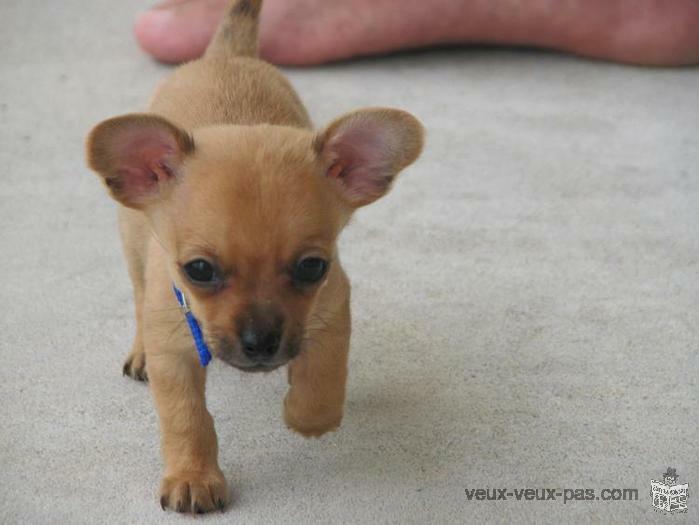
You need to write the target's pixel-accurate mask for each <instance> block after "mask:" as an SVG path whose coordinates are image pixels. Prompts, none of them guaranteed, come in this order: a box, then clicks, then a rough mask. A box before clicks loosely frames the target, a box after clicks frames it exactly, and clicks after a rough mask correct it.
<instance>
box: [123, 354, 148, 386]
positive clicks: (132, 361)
mask: <svg viewBox="0 0 699 525" xmlns="http://www.w3.org/2000/svg"><path fill="white" fill-rule="evenodd" d="M121 372H122V374H123V375H125V376H129V377H130V378H131V379H135V380H136V381H143V382H147V381H148V371H147V370H146V356H145V354H144V353H143V351H142V350H139V351H135V352H131V353H130V354H129V356H128V357H127V358H126V361H125V362H124V366H123V367H122V369H121Z"/></svg>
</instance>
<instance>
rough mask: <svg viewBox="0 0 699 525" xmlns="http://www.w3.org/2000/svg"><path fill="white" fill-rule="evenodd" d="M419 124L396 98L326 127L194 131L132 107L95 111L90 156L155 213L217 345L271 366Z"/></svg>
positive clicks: (299, 332) (296, 342)
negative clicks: (341, 237)
mask: <svg viewBox="0 0 699 525" xmlns="http://www.w3.org/2000/svg"><path fill="white" fill-rule="evenodd" d="M422 134H423V132H422V126H421V125H420V124H419V122H418V121H417V120H416V119H415V118H414V117H412V116H411V115H409V114H408V113H405V112H402V111H398V110H391V109H366V110H360V111H356V112H354V113H350V114H348V115H345V116H344V117H341V118H339V119H337V120H336V121H334V122H333V123H332V124H330V125H329V126H328V127H327V128H326V129H325V130H324V131H323V132H321V133H318V134H315V133H313V132H311V131H308V130H303V129H297V128H289V127H281V126H270V125H260V126H216V127H210V128H202V129H197V130H196V131H194V133H193V134H189V133H187V132H186V131H184V130H182V129H180V128H178V127H177V126H176V125H174V124H172V123H171V122H168V121H167V120H165V119H163V118H161V117H158V116H155V115H148V114H135V115H126V116H122V117H117V118H114V119H110V120H107V121H105V122H103V123H101V124H99V125H98V126H97V127H96V128H95V129H94V130H93V131H92V132H91V133H90V136H89V137H88V141H87V156H88V162H89V165H90V167H91V168H92V169H94V170H95V171H96V172H98V173H99V174H100V175H101V176H102V178H103V179H104V181H105V183H106V185H107V187H108V188H109V191H110V192H111V194H112V196H113V197H114V198H115V199H116V200H117V201H119V202H120V203H121V204H123V205H124V206H127V207H130V208H136V209H139V210H141V211H143V213H144V214H145V215H146V217H147V218H148V222H149V224H150V227H151V228H152V232H153V235H154V236H155V237H156V238H157V239H158V241H159V242H160V243H161V245H162V247H163V249H164V251H165V254H166V255H165V256H166V258H167V261H168V265H169V273H170V275H169V276H164V278H167V279H171V280H172V281H173V282H174V283H176V285H177V286H178V287H179V288H180V289H181V290H182V291H183V292H184V293H185V295H186V297H187V300H188V302H189V303H190V306H191V308H192V311H193V313H194V315H195V316H196V317H197V319H198V320H199V322H200V324H201V326H202V330H203V332H204V334H205V337H206V339H207V342H208V343H209V344H210V346H211V347H212V350H213V351H214V353H215V354H216V355H217V356H218V357H220V358H221V359H223V360H224V361H226V362H228V363H230V364H232V365H234V366H236V367H238V368H241V369H244V370H249V371H255V370H271V369H273V368H276V367H277V366H280V365H282V364H284V363H286V362H287V361H288V360H290V359H292V358H293V357H294V356H295V355H297V354H298V352H299V351H300V347H301V344H302V341H303V338H304V332H305V326H306V321H307V318H308V316H309V313H310V312H311V311H312V309H313V305H314V303H315V301H316V298H317V295H318V291H319V290H320V288H321V287H322V286H323V285H324V284H325V283H326V282H327V280H328V279H330V278H332V275H333V267H334V266H333V265H334V264H336V263H335V259H336V247H335V242H336V239H337V236H338V234H339V232H340V230H341V229H342V228H343V226H344V225H345V224H346V223H347V221H348V220H349V218H350V216H351V214H352V212H353V211H354V210H355V209H356V208H358V207H360V206H363V205H366V204H369V203H371V202H373V201H375V200H376V199H378V198H379V197H381V196H383V195H384V194H385V193H386V192H387V191H388V190H389V188H390V186H391V183H392V181H393V179H394V178H395V176H396V175H397V174H398V172H399V171H400V170H402V169H403V168H405V167H406V166H408V165H409V164H411V163H412V162H413V161H414V160H415V159H416V158H417V156H418V155H419V154H420V151H421V149H422ZM173 301H174V298H173Z"/></svg>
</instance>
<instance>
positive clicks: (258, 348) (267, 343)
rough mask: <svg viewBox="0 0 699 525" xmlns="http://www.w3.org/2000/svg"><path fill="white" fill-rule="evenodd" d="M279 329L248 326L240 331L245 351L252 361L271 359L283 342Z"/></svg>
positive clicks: (241, 342)
mask: <svg viewBox="0 0 699 525" xmlns="http://www.w3.org/2000/svg"><path fill="white" fill-rule="evenodd" d="M281 339H282V337H281V331H279V330H255V329H253V328H246V329H244V330H243V331H242V332H241V333H240V344H241V345H242V347H243V352H244V353H245V355H246V356H247V357H248V358H249V359H250V360H252V361H255V362H262V361H269V360H270V359H271V358H272V357H273V356H274V354H276V353H277V350H279V343H280V342H281Z"/></svg>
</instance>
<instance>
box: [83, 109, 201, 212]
mask: <svg viewBox="0 0 699 525" xmlns="http://www.w3.org/2000/svg"><path fill="white" fill-rule="evenodd" d="M193 151H194V141H193V139H192V137H191V136H190V135H189V134H188V133H186V132H185V131H184V130H182V129H180V128H178V127H177V126H175V125H174V124H173V123H171V122H170V121H168V120H166V119H164V118H163V117H160V116H158V115H153V114H148V113H134V114H131V115H123V116H121V117H115V118H112V119H109V120H105V121H104V122H102V123H101V124H99V125H98V126H96V127H95V128H94V129H93V130H92V131H91V132H90V134H89V136H88V137H87V163H88V164H89V166H90V167H91V168H92V169H93V170H95V171H96V172H97V173H98V174H99V175H100V176H101V177H102V179H103V180H104V182H105V184H106V185H107V187H108V188H109V192H110V193H111V194H112V197H114V199H116V200H117V201H119V202H120V203H121V204H123V205H124V206H127V207H129V208H136V209H144V208H146V207H148V206H150V205H151V204H153V203H155V202H157V201H158V200H159V199H160V198H161V197H162V196H163V195H164V194H165V193H166V192H165V190H167V189H168V188H170V187H171V186H172V182H174V181H175V180H176V179H177V177H178V175H179V173H180V166H181V164H182V161H183V160H184V158H185V157H186V156H187V155H189V154H191V153H192V152H193Z"/></svg>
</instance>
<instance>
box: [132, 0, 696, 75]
mask: <svg viewBox="0 0 699 525" xmlns="http://www.w3.org/2000/svg"><path fill="white" fill-rule="evenodd" d="M228 3H229V0H166V1H165V2H164V3H163V4H161V5H160V6H159V7H158V8H155V9H152V10H150V11H147V12H145V13H142V14H141V15H140V16H139V17H138V19H137V21H136V26H135V33H136V38H137V39H138V42H139V43H140V45H141V47H143V49H144V50H145V51H146V52H148V53H150V54H151V55H153V56H154V57H155V58H157V59H158V60H161V61H163V62H183V61H186V60H191V59H194V58H197V57H199V56H200V55H201V54H202V53H203V52H204V49H205V48H206V45H207V44H208V42H209V40H210V38H211V36H212V34H213V32H214V30H215V28H216V26H217V25H218V22H219V20H220V18H221V16H222V15H223V12H224V11H225V9H226V7H227V6H228ZM476 42H479V43H495V44H509V45H527V46H538V47H545V48H551V49H558V50H562V51H567V52H571V53H575V54H579V55H584V56H588V57H593V58H601V59H606V60H613V61H618V62H626V63H633V64H644V65H664V66H674V65H689V64H697V63H699V0H672V1H668V0H566V1H561V0H433V1H430V2H426V1H424V0H342V1H340V0H336V1H328V0H267V1H266V2H265V3H264V6H263V9H262V14H261V20H260V52H261V55H262V57H263V58H265V59H267V60H269V61H270V62H274V63H277V64H286V65H311V64H319V63H323V62H329V61H333V60H341V59H345V58H350V57H355V56H361V55H370V54H376V53H387V52H391V51H396V50H399V49H405V48H417V47H425V46H430V45H436V44H459V43H476Z"/></svg>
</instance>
